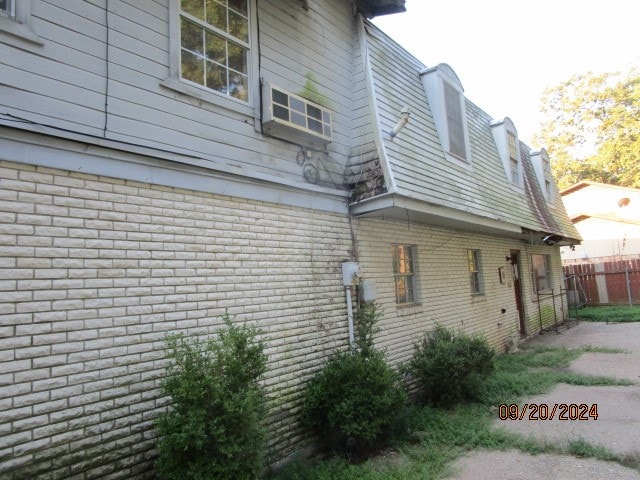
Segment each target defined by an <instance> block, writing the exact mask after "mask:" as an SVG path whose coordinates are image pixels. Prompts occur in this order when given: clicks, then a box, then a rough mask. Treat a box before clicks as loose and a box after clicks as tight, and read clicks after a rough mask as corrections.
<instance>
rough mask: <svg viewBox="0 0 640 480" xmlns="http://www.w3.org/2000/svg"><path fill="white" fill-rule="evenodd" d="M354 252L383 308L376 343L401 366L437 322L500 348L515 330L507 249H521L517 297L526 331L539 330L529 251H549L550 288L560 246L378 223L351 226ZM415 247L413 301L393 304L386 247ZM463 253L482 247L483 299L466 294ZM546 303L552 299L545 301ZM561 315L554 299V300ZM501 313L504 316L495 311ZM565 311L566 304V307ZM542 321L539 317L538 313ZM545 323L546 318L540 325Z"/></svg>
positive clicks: (557, 277) (558, 279)
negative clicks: (502, 280) (416, 287)
mask: <svg viewBox="0 0 640 480" xmlns="http://www.w3.org/2000/svg"><path fill="white" fill-rule="evenodd" d="M356 237H357V241H358V255H359V260H360V267H361V271H362V276H363V278H364V279H370V280H373V282H374V283H375V286H376V291H377V298H378V301H379V303H380V304H381V305H382V307H383V308H384V317H383V320H382V322H381V324H380V327H381V331H380V333H379V334H378V338H377V341H378V344H379V346H380V347H382V348H384V349H386V351H387V355H388V357H389V358H390V359H391V360H392V361H393V362H400V361H406V360H408V358H409V357H410V356H411V354H412V352H413V345H414V344H415V342H416V340H418V339H419V338H420V337H421V336H422V335H423V334H424V332H426V331H429V330H431V329H433V328H434V326H435V325H436V324H441V325H444V326H446V327H450V328H454V329H456V330H458V329H459V330H462V331H464V332H466V333H472V334H473V333H479V334H482V335H484V336H485V337H486V338H487V339H488V340H489V342H490V343H491V344H492V345H493V346H494V347H496V348H497V349H499V350H502V349H503V348H504V346H505V344H506V338H507V337H508V336H509V335H511V334H514V333H517V332H518V330H519V320H518V312H517V308H516V303H515V291H514V288H513V282H512V281H511V278H512V277H511V267H510V265H509V263H508V262H507V260H506V257H507V256H508V255H509V252H510V250H511V249H518V250H520V252H521V275H522V281H523V295H522V297H523V300H524V306H525V317H526V319H527V325H528V327H527V330H528V333H536V332H538V331H539V316H538V306H537V301H535V299H534V297H533V294H532V286H531V272H530V259H529V256H530V254H531V253H548V254H552V269H553V275H554V278H553V283H554V285H555V287H556V288H559V287H560V286H561V285H562V267H561V265H560V254H559V251H558V249H551V248H548V247H547V248H545V247H535V246H531V245H525V244H524V243H522V242H520V241H517V240H509V239H505V238H501V237H496V236H491V235H483V234H474V233H468V232H460V231H455V230H448V229H444V228H436V227H429V226H424V225H418V224H412V223H408V222H398V221H390V220H378V219H360V220H358V221H357V222H356ZM393 243H399V244H408V245H415V246H416V247H417V270H418V280H419V293H418V299H419V304H418V305H415V306H402V307H398V306H396V304H395V291H394V279H393V266H392V257H391V245H392V244H393ZM467 249H473V250H480V252H481V253H480V255H481V262H482V271H483V279H484V292H485V293H484V295H478V296H475V295H471V291H470V282H469V270H468V266H467ZM500 267H503V268H504V271H505V274H506V277H507V282H505V283H504V284H502V283H500V279H499V275H498V268H500ZM544 304H545V305H551V303H550V301H547V302H545V303H544ZM556 305H557V308H558V313H559V314H560V300H559V299H558V300H556ZM503 308H505V309H506V313H504V314H503V313H502V312H501V310H502V309H503ZM565 308H566V307H565ZM543 317H544V315H543ZM550 321H551V319H550V318H547V317H545V324H544V325H545V326H547V325H548V324H549V322H550Z"/></svg>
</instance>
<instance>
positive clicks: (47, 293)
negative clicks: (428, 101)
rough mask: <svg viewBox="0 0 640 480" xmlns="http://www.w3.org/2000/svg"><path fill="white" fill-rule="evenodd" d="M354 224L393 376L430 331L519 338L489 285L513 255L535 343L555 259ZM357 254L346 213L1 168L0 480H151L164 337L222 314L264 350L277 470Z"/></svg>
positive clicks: (487, 240)
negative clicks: (403, 285)
mask: <svg viewBox="0 0 640 480" xmlns="http://www.w3.org/2000/svg"><path fill="white" fill-rule="evenodd" d="M354 229H355V233H356V238H357V240H358V241H357V248H358V253H359V261H360V264H361V270H362V274H363V277H364V278H366V279H369V280H373V281H374V282H375V285H376V287H377V292H378V298H379V302H380V303H381V304H382V306H383V308H384V317H383V320H382V323H381V325H380V327H381V331H380V333H379V334H378V337H377V342H378V344H379V345H380V346H381V347H382V348H384V349H386V351H387V355H388V357H389V359H390V360H391V361H392V362H394V363H397V362H399V361H403V360H407V359H408V358H409V356H410V355H411V353H412V351H413V344H414V342H415V341H416V340H417V339H418V338H419V336H420V335H422V333H424V332H425V331H427V330H429V329H431V328H433V326H434V325H435V324H436V323H441V324H443V325H447V326H449V327H454V328H460V329H462V330H464V331H466V332H469V333H482V334H484V335H486V336H487V338H488V339H489V341H490V342H491V343H492V344H493V345H494V346H496V347H498V348H502V347H503V346H504V342H505V338H506V337H507V336H508V335H509V334H512V333H515V332H516V331H517V330H518V316H517V311H516V307H515V296H514V291H513V286H512V285H511V284H509V283H507V284H501V283H500V282H499V278H498V268H499V267H504V268H505V270H506V272H507V276H509V275H510V270H509V265H508V263H507V261H506V259H505V257H506V256H507V255H508V254H509V250H510V249H512V248H516V249H519V250H521V253H522V267H523V271H522V277H523V286H524V292H523V298H524V300H525V308H526V316H527V318H528V322H529V331H530V332H535V331H537V328H538V326H539V322H538V313H537V312H538V309H537V303H535V302H534V301H533V297H532V293H531V276H530V271H529V254H530V253H534V252H539V253H553V254H554V256H553V269H554V275H555V277H554V284H555V285H557V286H560V284H561V266H560V257H559V253H558V251H557V249H548V248H544V247H531V246H526V245H525V244H523V243H522V242H516V241H515V240H506V239H503V238H499V237H493V236H489V235H480V234H468V233H461V232H458V231H453V230H447V229H440V228H431V227H427V226H420V225H416V224H408V223H406V222H394V221H382V220H374V219H361V220H355V221H354ZM392 243H406V244H415V245H416V246H417V252H418V268H419V280H420V294H419V298H420V305H417V306H412V307H403V308H398V307H396V305H395V296H394V290H393V274H392V265H391V252H390V245H391V244H392ZM352 248H353V247H352V243H351V234H350V230H349V223H348V220H347V218H346V217H344V216H342V215H340V214H331V213H326V212H320V211H313V210H309V209H303V208H293V207H284V206H281V205H280V206H279V205H276V204H269V203H265V202H258V201H250V200H243V199H239V198H233V197H229V196H222V195H212V194H208V193H200V192H194V191H188V190H181V189H175V188H168V187H161V186H155V185H149V184H143V183H137V182H133V181H124V180H118V179H113V178H104V177H96V176H93V175H86V174H79V173H69V172H65V171H61V170H53V169H48V168H42V167H32V166H25V165H20V164H13V163H8V162H0V477H2V478H30V479H31V478H40V477H41V478H78V479H86V478H127V479H130V478H150V477H151V476H152V468H151V465H152V462H153V458H154V453H153V447H154V444H155V441H156V439H155V433H154V430H153V418H154V417H155V416H156V415H157V413H158V412H160V411H162V410H164V409H165V408H166V406H167V400H166V399H164V398H162V397H161V395H160V391H159V382H160V379H161V378H162V376H163V375H164V372H165V366H166V363H165V360H164V350H163V348H164V338H165V335H166V334H167V333H170V332H178V331H180V332H185V333H187V334H189V335H209V334H214V333H215V332H216V331H217V329H218V328H219V327H220V326H221V320H220V316H221V315H222V314H223V313H224V312H225V310H227V309H228V311H229V313H230V314H231V315H232V316H233V317H234V318H235V319H236V321H238V322H253V323H255V324H257V326H258V327H259V328H261V329H262V331H263V332H264V340H265V341H266V342H267V354H268V358H269V365H268V373H267V374H266V377H265V379H264V383H265V385H266V386H267V388H268V391H269V395H270V398H271V412H270V419H269V428H270V431H271V441H270V442H271V443H270V454H271V459H278V458H281V457H282V456H283V455H286V454H288V453H291V452H293V451H294V450H296V449H298V448H299V447H300V445H301V443H300V442H301V440H303V433H302V432H301V431H300V429H299V426H298V424H297V414H298V412H299V409H300V406H299V399H300V394H301V391H302V387H303V386H304V383H305V381H306V380H307V379H308V378H309V376H310V375H311V374H312V373H313V372H315V371H316V370H317V368H318V367H319V365H320V364H321V363H322V361H323V360H324V359H325V358H326V356H327V355H328V354H329V353H331V352H332V351H334V350H335V349H336V348H341V347H344V346H346V341H347V325H346V307H345V301H344V292H343V288H342V286H341V284H342V281H341V280H342V276H341V266H340V264H341V262H342V261H344V260H349V259H350V258H351V257H350V255H351V253H352V252H351V250H352ZM467 248H472V249H479V250H481V255H482V266H483V272H484V284H485V295H482V296H472V295H471V294H470V291H469V276H468V270H467V264H466V250H467ZM502 308H505V309H506V313H505V314H502V313H501V309H502ZM546 320H547V321H548V319H546Z"/></svg>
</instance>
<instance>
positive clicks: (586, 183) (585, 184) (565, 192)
mask: <svg viewBox="0 0 640 480" xmlns="http://www.w3.org/2000/svg"><path fill="white" fill-rule="evenodd" d="M585 187H603V188H610V189H614V190H621V191H629V192H634V193H638V192H640V188H634V187H623V186H620V185H611V184H609V183H600V182H591V181H589V180H583V181H581V182H578V183H575V184H573V185H571V186H570V187H567V188H565V189H564V190H561V191H560V195H562V196H565V195H569V194H570V193H573V192H576V191H578V190H580V189H583V188H585Z"/></svg>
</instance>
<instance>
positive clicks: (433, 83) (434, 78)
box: [421, 63, 471, 168]
mask: <svg viewBox="0 0 640 480" xmlns="http://www.w3.org/2000/svg"><path fill="white" fill-rule="evenodd" d="M421 76H422V84H423V86H424V89H425V92H426V94H427V98H428V100H429V106H430V108H431V113H432V115H433V119H434V121H435V124H436V129H437V131H438V136H439V138H440V144H441V145H442V149H443V151H444V154H445V157H446V158H447V160H451V161H453V162H454V163H457V164H458V165H460V166H463V167H465V168H471V149H470V146H469V145H470V144H469V132H468V127H467V111H466V106H465V98H464V89H463V88H462V83H461V82H460V79H459V78H458V76H457V75H456V73H455V72H454V71H453V69H452V68H451V67H450V66H449V65H447V64H445V63H441V64H439V65H438V66H437V67H433V68H429V69H426V70H424V71H423V72H421Z"/></svg>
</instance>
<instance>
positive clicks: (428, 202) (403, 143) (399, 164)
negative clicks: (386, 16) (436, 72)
mask: <svg viewBox="0 0 640 480" xmlns="http://www.w3.org/2000/svg"><path fill="white" fill-rule="evenodd" d="M363 29H364V31H363V32H362V36H361V41H362V42H363V43H364V45H363V49H362V51H363V54H362V56H363V57H364V58H365V61H364V63H365V70H366V73H367V77H368V78H367V80H365V81H368V82H369V85H368V94H369V103H368V105H369V109H370V111H369V112H366V113H364V115H363V116H367V115H369V116H370V117H371V123H370V128H372V129H373V136H374V137H376V142H375V146H376V148H375V149H372V148H368V149H366V151H367V153H368V154H369V156H368V157H367V160H368V164H369V165H371V166H372V167H371V168H370V169H369V170H368V172H367V173H368V177H367V178H366V180H367V181H368V182H369V183H373V184H374V185H375V186H376V187H377V191H375V192H372V191H371V190H367V188H366V186H365V188H364V189H361V190H363V191H359V190H358V189H357V188H356V194H355V195H354V197H353V198H352V201H353V205H354V207H353V211H354V213H355V214H356V215H368V216H376V215H385V216H391V217H393V216H396V217H397V218H402V219H405V220H406V219H410V220H415V221H424V222H425V223H431V224H436V225H443V226H449V227H453V228H467V229H470V230H476V231H486V232H489V233H500V234H507V235H511V236H515V237H518V236H520V238H528V237H529V235H530V233H531V232H543V233H546V234H555V235H558V236H561V237H564V238H565V239H567V240H568V243H575V242H577V241H579V239H580V235H579V234H578V232H577V231H576V229H575V227H574V226H573V224H572V223H571V221H570V220H569V218H568V216H567V214H566V211H565V210H564V206H563V205H562V201H561V198H560V195H559V194H557V190H556V194H555V195H554V196H553V197H552V198H551V200H547V199H546V198H545V196H544V194H543V193H542V191H541V188H540V185H539V182H538V180H537V177H536V173H535V171H534V168H533V165H532V163H531V158H530V153H529V152H530V148H529V147H527V146H526V145H524V144H523V143H520V157H521V162H522V166H523V169H522V170H523V171H522V176H523V180H524V185H523V186H521V188H519V189H514V187H513V186H512V184H511V182H510V179H509V178H508V177H507V175H506V172H505V167H504V165H503V161H502V160H501V157H500V154H499V152H498V147H497V145H496V141H495V140H494V136H493V133H492V128H491V125H492V122H493V119H492V117H491V116H490V115H488V114H487V113H486V112H484V111H483V110H482V109H480V108H479V107H478V106H477V105H475V104H474V103H472V102H471V101H469V100H468V99H466V98H465V99H464V102H465V108H466V115H467V129H468V140H469V148H470V152H471V155H470V156H471V161H470V162H469V164H468V165H464V164H459V163H455V162H452V161H450V160H448V159H447V158H446V155H445V152H444V150H443V147H442V144H441V138H440V136H439V134H438V130H437V126H436V121H435V120H434V113H433V112H432V109H431V106H430V105H429V100H428V98H427V95H426V93H425V87H424V85H423V82H422V79H421V74H422V73H424V72H425V71H427V67H426V66H425V65H424V64H422V63H421V62H420V61H419V60H417V59H416V58H415V57H413V56H412V55H410V54H409V53H408V52H407V51H406V50H405V49H404V48H402V47H401V46H400V45H398V44H397V43H396V42H395V41H393V40H392V39H391V38H389V37H388V36H387V35H385V34H384V33H383V32H382V31H381V30H379V29H378V28H377V27H375V26H374V25H373V24H371V23H370V22H367V21H365V22H364V27H363ZM362 39H363V40H362ZM367 60H368V63H367ZM447 68H448V70H447V72H448V74H449V75H451V74H452V75H453V76H455V73H454V72H453V71H452V70H451V69H450V67H447ZM456 80H457V78H456ZM458 82H459V80H458ZM405 107H409V109H410V111H411V115H410V119H409V122H408V123H407V124H406V125H405V126H404V128H403V129H402V131H401V133H400V134H399V135H398V136H397V137H396V139H395V140H393V141H392V140H390V136H389V132H390V131H391V130H392V129H393V128H394V125H396V124H397V122H398V119H399V118H400V112H401V110H403V109H404V108H405ZM493 123H495V122H493ZM368 145H372V144H368ZM372 150H373V151H374V152H375V153H374V155H371V153H372ZM374 157H376V158H374ZM358 162H360V164H359V165H358ZM363 162H364V160H362V155H358V154H357V149H356V148H354V149H352V155H350V166H349V167H348V169H347V170H348V172H351V173H352V174H355V173H356V172H357V171H358V167H360V171H361V172H362V164H363ZM376 168H379V170H380V174H379V175H378V176H377V178H376ZM351 178H356V177H355V175H352V177H351ZM374 181H377V183H375V182H374ZM382 182H384V186H382V187H381V185H380V183H382ZM358 186H360V185H356V187H358ZM538 237H540V236H538Z"/></svg>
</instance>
